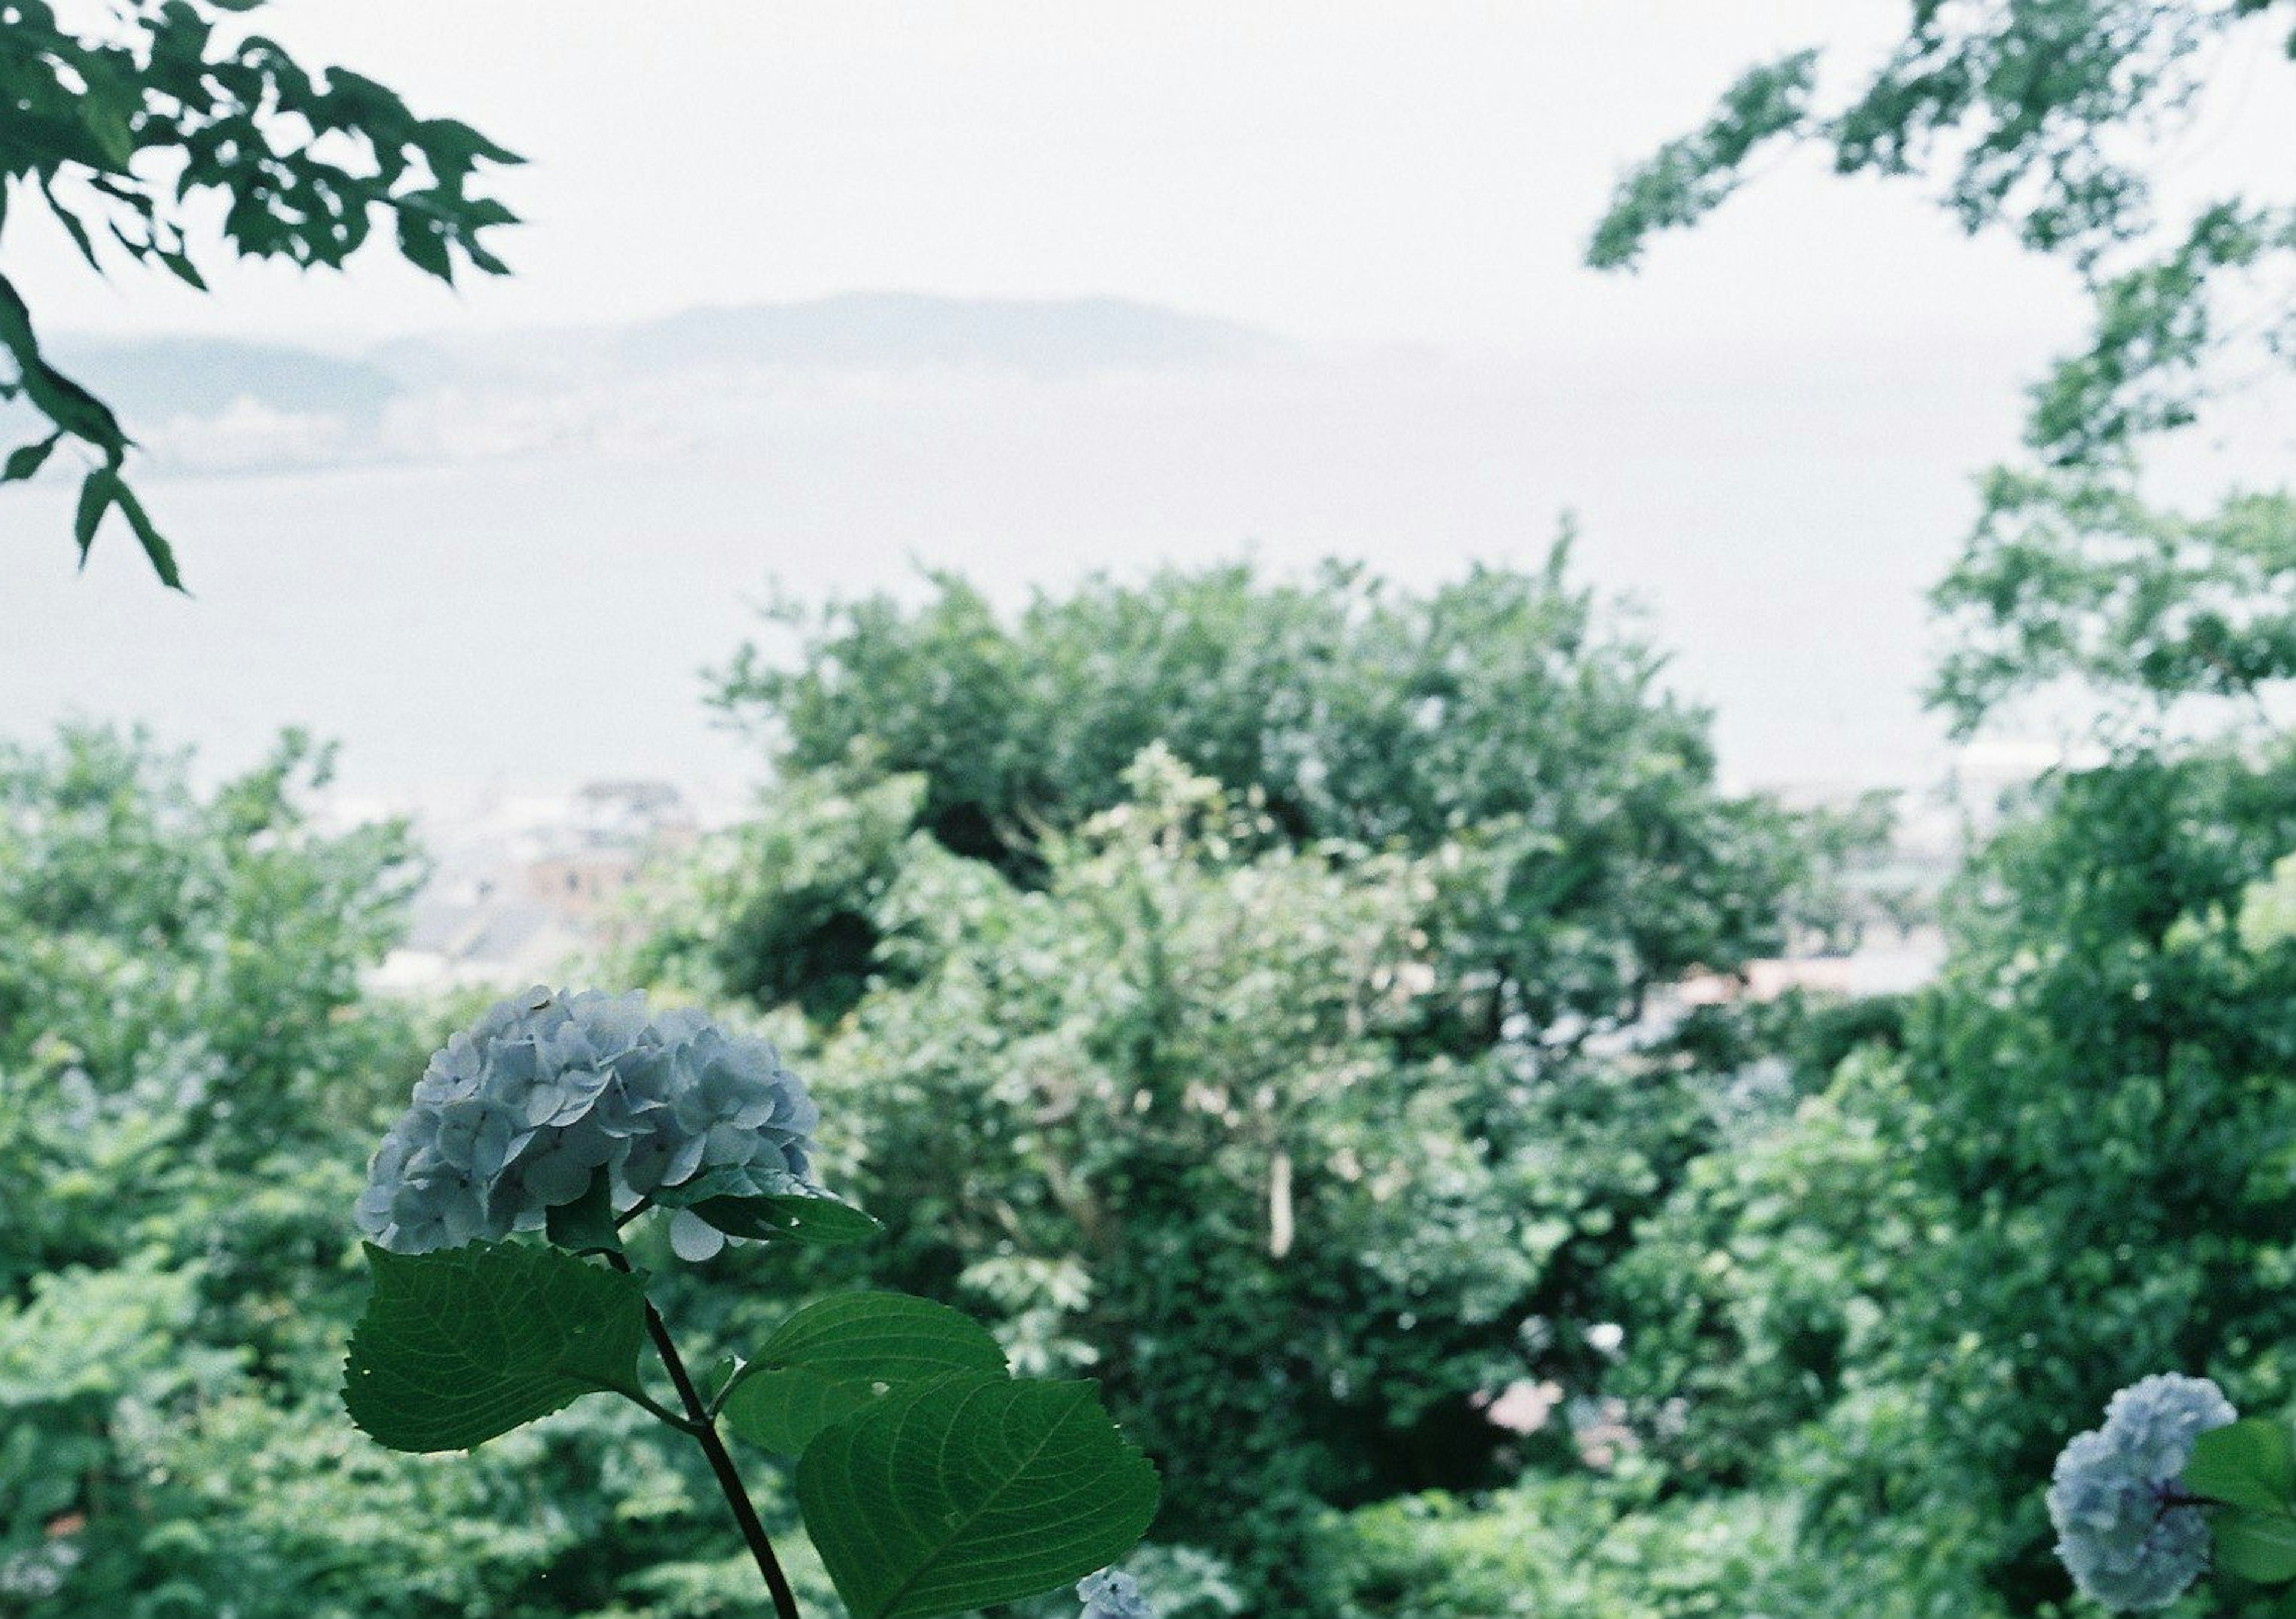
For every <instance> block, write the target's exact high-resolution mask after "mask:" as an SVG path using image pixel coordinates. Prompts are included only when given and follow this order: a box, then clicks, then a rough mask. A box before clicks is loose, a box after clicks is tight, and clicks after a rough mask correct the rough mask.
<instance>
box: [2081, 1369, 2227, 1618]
mask: <svg viewBox="0 0 2296 1619" xmlns="http://www.w3.org/2000/svg"><path fill="white" fill-rule="evenodd" d="M2237 1415H2238V1413H2237V1412H2235V1410H2233V1408H2232V1403H2231V1402H2229V1401H2227V1400H2226V1398H2225V1397H2224V1394H2223V1391H2222V1390H2220V1389H2218V1387H2217V1386H2216V1385H2215V1384H2213V1383H2211V1382H2210V1381H2209V1380H2208V1379H2207V1378H2186V1377H2180V1376H2177V1375H2176V1374H2175V1373H2169V1374H2167V1375H2165V1376H2161V1377H2154V1378H2145V1379H2144V1381H2143V1382H2141V1383H2133V1384H2131V1385H2129V1386H2128V1387H2127V1388H2124V1389H2122V1390H2121V1391H2120V1393H2119V1394H2115V1395H2113V1396H2112V1403H2111V1404H2109V1405H2107V1406H2106V1407H2105V1408H2104V1426H2103V1427H2101V1428H2097V1429H2095V1430H2094V1431H2092V1432H2090V1433H2087V1434H2083V1435H2079V1437H2078V1438H2076V1439H2075V1440H2073V1442H2072V1443H2070V1444H2068V1445H2067V1446H2065V1448H2064V1451H2063V1453H2062V1454H2061V1455H2060V1456H2059V1457H2058V1458H2057V1466H2056V1470H2055V1472H2054V1475H2052V1482H2051V1484H2050V1485H2049V1521H2050V1522H2051V1523H2053V1524H2054V1525H2056V1530H2057V1556H2058V1558H2060V1559H2062V1561H2063V1563H2064V1566H2065V1567H2066V1568H2067V1569H2068V1570H2069V1571H2071V1574H2072V1576H2073V1582H2074V1583H2076V1584H2078V1585H2079V1587H2080V1588H2081V1590H2083V1591H2084V1592H2086V1593H2087V1595H2089V1596H2090V1597H2093V1598H2095V1599H2096V1600H2097V1601H2099V1602H2102V1603H2103V1604H2104V1605H2105V1606H2106V1607H2112V1608H2117V1609H2120V1610H2121V1611H2122V1612H2130V1611H2135V1610H2141V1609H2147V1608H2156V1607H2168V1606H2169V1604H2170V1603H2171V1602H2174V1601H2175V1600H2176V1599H2177V1598H2178V1597H2180V1596H2182V1595H2183V1594H2184V1592H2185V1587H2187V1586H2189V1585H2190V1584H2192V1582H2194V1580H2196V1579H2198V1578H2199V1577H2200V1575H2201V1574H2202V1571H2203V1570H2204V1569H2206V1568H2207V1566H2208V1561H2209V1525H2208V1519H2207V1517H2206V1516H2205V1515H2204V1509H2202V1508H2201V1507H2199V1506H2197V1505H2195V1504H2194V1503H2193V1501H2192V1500H2190V1499H2189V1498H2187V1497H2186V1496H2185V1492H2184V1491H2183V1490H2182V1489H2181V1488H2180V1487H2179V1485H2178V1482H2177V1481H2178V1480H2179V1479H2180V1478H2181V1477H2182V1476H2183V1474H2184V1471H2185V1467H2186V1466H2187V1465H2189V1464H2190V1463H2191V1461H2192V1460H2193V1442H2194V1440H2196V1439H2198V1438H2199V1437H2200V1436H2201V1435H2202V1434H2204V1433H2206V1432H2208V1430H2209V1429H2210V1428H2216V1427H2224V1426H2225V1425H2226V1423H2228V1422H2231V1421H2232V1420H2234V1419H2235V1417H2236V1416H2237Z"/></svg>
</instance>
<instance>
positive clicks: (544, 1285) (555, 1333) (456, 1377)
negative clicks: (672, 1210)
mask: <svg viewBox="0 0 2296 1619" xmlns="http://www.w3.org/2000/svg"><path fill="white" fill-rule="evenodd" d="M366 1255H367V1263H368V1264H369V1265H370V1266H371V1267H373V1272H374V1296H373V1298H372V1299H371V1300H369V1301H368V1304H367V1307H366V1312H365V1314H364V1315H363V1316H361V1317H360V1318H359V1324H358V1327H357V1330H356V1331H355V1332H354V1333H353V1334H352V1336H351V1345H350V1356H349V1359H348V1363H347V1364H346V1366H345V1368H344V1376H343V1403H344V1404H345V1405H346V1406H347V1407H348V1408H349V1410H350V1414H351V1419H352V1420H353V1421H355V1422H357V1424H358V1425H359V1427H362V1428H364V1429H365V1430H366V1432H367V1433H368V1434H370V1435H373V1437H374V1438H375V1439H376V1440H377V1441H378V1442H380V1443H383V1444H386V1445H388V1446H389V1447H390V1448H391V1449H392V1450H395V1451H462V1450H468V1449H469V1448H470V1447H471V1446H472V1445H476V1444H481V1443H485V1442H486V1441H487V1440H489V1439H492V1438H494V1437H496V1435H501V1434H506V1433H508V1432H510V1431H511V1429H512V1428H514V1427H520V1426H521V1424H524V1423H528V1422H531V1421H533V1420H534V1419H536V1418H537V1417H545V1416H548V1415H549V1414H550V1413H551V1412H552V1411H554V1410H559V1409H560V1408H561V1407H562V1406H565V1405H569V1404H571V1403H572V1402H574V1401H576V1400H578V1399H579V1398H581V1397H582V1396H583V1395H584V1394H594V1393H596V1392H598V1391H600V1390H606V1389H611V1390H617V1391H619V1392H622V1393H626V1394H636V1393H639V1392H642V1391H641V1386H640V1385H639V1382H638V1375H637V1357H638V1350H639V1346H640V1345H641V1343H642V1342H643V1340H644V1335H645V1288H644V1281H643V1280H641V1279H640V1278H639V1277H637V1276H635V1275H632V1274H630V1273H628V1272H626V1271H609V1270H605V1269H603V1268H602V1267H600V1266H597V1265H592V1264H586V1263H583V1262H582V1261H581V1260H578V1259H577V1258H575V1257H574V1256H573V1255H570V1254H564V1253H562V1252H560V1251H559V1250H558V1249H556V1248H552V1247H543V1246H541V1245H539V1244H531V1243H502V1244H493V1243H472V1244H471V1245H470V1246H468V1247H460V1248H446V1249H442V1250H440V1251H439V1252H437V1253H432V1254H393V1253H389V1252H387V1251H386V1250H384V1249H381V1248H378V1247H374V1246H373V1244H371V1243H370V1244H368V1245H367V1249H366Z"/></svg>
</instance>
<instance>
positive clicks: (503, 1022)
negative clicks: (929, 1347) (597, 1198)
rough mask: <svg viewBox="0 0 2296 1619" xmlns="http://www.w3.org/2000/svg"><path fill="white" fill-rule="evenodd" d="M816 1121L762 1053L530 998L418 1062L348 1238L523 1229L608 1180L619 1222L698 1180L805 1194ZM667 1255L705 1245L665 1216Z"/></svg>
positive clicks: (611, 1006)
mask: <svg viewBox="0 0 2296 1619" xmlns="http://www.w3.org/2000/svg"><path fill="white" fill-rule="evenodd" d="M819 1121H820V1109H819V1108H816V1107H815V1106H814V1103H813V1100H812V1099H811V1098H810V1097H808V1095H807V1094H806V1090H805V1085H804V1083H802V1082H801V1081H799V1079H798V1077H797V1076H796V1075H793V1074H791V1073H790V1071H789V1070H788V1069H786V1068H784V1067H782V1065H781V1059H780V1056H779V1054H778V1053H777V1052H775V1050H774V1048H773V1047H772V1045H770V1044H769V1043H767V1042H765V1041H763V1040H756V1039H749V1038H742V1037H738V1036H731V1035H728V1034H726V1033H725V1032H724V1031H723V1030H721V1029H719V1028H718V1027H717V1026H716V1025H715V1024H713V1023H711V1022H710V1021H709V1018H706V1017H704V1016H703V1015H702V1014H701V1013H700V1012H697V1011H693V1010H677V1011H669V1012H664V1013H661V1014H660V1015H659V1016H649V1015H648V1013H647V1010H646V1004H645V997H644V995H642V994H638V993H631V994H627V995H607V994H603V993H598V992H596V991H587V992H585V993H580V994H566V993H556V992H553V991H551V990H548V989H544V988H540V987H537V988H535V989H532V990H529V991H528V992H527V993H525V994H523V995H518V996H514V997H512V999H510V1000H508V1001H504V1002H500V1003H498V1004H497V1005H496V1006H495V1007H493V1008H492V1009H491V1010H488V1012H487V1014H486V1015H485V1016H484V1017H482V1018H480V1019H479V1020H478V1022H477V1023H475V1024H473V1025H472V1026H471V1027H470V1028H469V1029H468V1030H466V1031H464V1032H463V1033H460V1034H456V1035H455V1037H454V1038H453V1039H452V1040H450V1041H448V1042H447V1047H446V1049H445V1050H444V1051H439V1052H438V1053H437V1054H436V1055H434V1056H433V1057H432V1058H431V1059H430V1067H428V1068H427V1069H425V1070H424V1072H423V1075H422V1079H421V1080H420V1081H419V1082H418V1083H416V1085H415V1087H414V1105H413V1106H412V1107H410V1108H408V1109H407V1111H406V1114H405V1115H404V1116H402V1117H401V1118H400V1119H399V1121H398V1123H397V1124H394V1125H392V1126H391V1129H390V1132H389V1134H388V1135H386V1136H385V1137H384V1138H383V1142H382V1145H381V1148H380V1149H377V1151H376V1153H375V1155H374V1159H373V1163H372V1165H370V1166H369V1171H368V1183H367V1190H366V1192H365V1195H364V1196H363V1197H361V1198H360V1199H359V1204H358V1223H359V1229H360V1230H361V1231H365V1233H366V1234H367V1235H368V1236H370V1237H372V1238H373V1239H374V1240H375V1241H376V1242H377V1243H379V1244H380V1245H381V1246H382V1247H386V1248H390V1249H394V1250H396V1251H398V1252H399V1253H404V1254H420V1253H424V1252H427V1251H429V1250H430V1249H432V1248H442V1247H460V1246H461V1245H462V1244H463V1243H466V1242H470V1241H472V1240H474V1239H480V1238H486V1239H499V1238H502V1237H505V1236H508V1235H509V1234H510V1233H511V1232H512V1231H533V1230H535V1229H537V1228H538V1227H540V1226H541V1225H542V1224H543V1223H544V1221H545V1217H546V1216H547V1214H548V1213H549V1211H550V1210H551V1209H553V1208H554V1207H557V1206H561V1205H563V1204H568V1203H571V1202H573V1201H574V1200H575V1199H576V1198H579V1197H580V1196H581V1195H582V1194H583V1193H584V1192H585V1191H586V1190H588V1188H589V1186H590V1183H591V1180H592V1177H593V1176H594V1175H595V1174H596V1173H597V1172H598V1171H600V1170H601V1169H603V1170H605V1171H607V1172H608V1173H609V1175H610V1177H611V1180H610V1185H611V1190H612V1200H613V1206H614V1208H615V1210H616V1211H617V1212H618V1213H619V1212H621V1211H624V1210H627V1209H628V1208H631V1207H633V1206H635V1205H636V1204H637V1202H638V1201H639V1200H640V1199H641V1198H644V1197H646V1196H648V1195H650V1194H655V1193H659V1192H660V1191H662V1190H667V1189H669V1188H674V1187H680V1186H685V1185H686V1184H687V1183H689V1182H693V1181H694V1180H696V1179H697V1178H698V1177H700V1176H702V1175H705V1174H707V1175H709V1177H710V1186H711V1188H712V1190H713V1191H714V1192H716V1193H717V1194H718V1195H724V1196H734V1197H739V1196H758V1195H763V1194H768V1193H786V1192H793V1191H812V1190H816V1189H815V1188H813V1187H812V1186H811V1184H810V1181H809V1177H810V1172H811V1159H810V1153H811V1149H812V1140H811V1137H812V1132H813V1128H814V1126H815V1125H816V1124H817V1123H819ZM672 1234H673V1237H674V1239H676V1245H677V1248H678V1252H679V1253H680V1254H681V1255H683V1256H685V1257H686V1258H688V1259H698V1258H706V1257H707V1256H708V1255H709V1254H710V1253H714V1252H715V1251H716V1250H717V1246H718V1245H719V1243H720V1242H721V1241H722V1239H721V1238H719V1237H718V1235H717V1233H716V1232H715V1231H711V1230H709V1228H708V1227H706V1226H704V1225H702V1224H701V1222H700V1221H699V1220H696V1219H694V1218H693V1216H691V1215H690V1214H684V1213H681V1214H680V1215H679V1218H678V1222H677V1224H676V1226H675V1227H674V1228H673V1233H672Z"/></svg>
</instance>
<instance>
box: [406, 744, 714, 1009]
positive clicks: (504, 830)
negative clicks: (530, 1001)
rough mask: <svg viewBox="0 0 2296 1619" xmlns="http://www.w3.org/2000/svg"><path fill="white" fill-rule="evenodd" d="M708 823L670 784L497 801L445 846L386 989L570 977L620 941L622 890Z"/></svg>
mask: <svg viewBox="0 0 2296 1619" xmlns="http://www.w3.org/2000/svg"><path fill="white" fill-rule="evenodd" d="M699 831H700V826H699V822H698V821H697V819H696V817H695V816H694V814H693V811H692V809H691V808H690V807H689V806H688V805H687V803H686V801H685V796H684V795H683V794H681V793H680V792H679V791H678V790H677V789H676V788H675V787H672V786H671V785H669V784H668V782H666V781H597V782H591V783H588V784H586V785H585V786H583V787H582V788H580V789H578V790H576V792H575V793H574V794H573V795H572V796H571V797H568V798H563V799H553V800H536V801H528V802H525V803H521V804H517V805H497V806H496V810H495V813H494V814H492V815H491V816H490V817H488V820H487V821H486V822H482V823H481V825H480V827H479V828H478V829H477V830H475V831H474V832H472V833H471V834H470V835H468V836H466V837H465V838H463V839H462V840H461V841H459V842H458V843H457V844H455V846H452V847H450V848H448V849H447V850H445V851H442V853H441V855H440V859H439V870H438V873H437V875H436V876H435V877H434V878H433V879H432V881H431V883H430V886H429V887H426V888H425V889H424V890H423V892H422V894H421V895H418V896H417V897H416V899H415V902H414V909H413V915H412V917H411V919H410V921H409V926H408V930H407V937H406V944H404V945H402V946H401V947H400V948H399V949H398V950H396V951H393V952H392V953H391V954H390V957H389V960H388V961H385V962H384V963H383V965H382V968H381V970H380V971H379V972H378V973H377V974H376V976H375V982H376V985H377V986H378V987H380V988H385V989H400V990H420V989H429V988H437V987H442V986H446V985H480V986H490V985H498V986H501V987H504V988H515V987H518V986H519V985H526V984H532V983H537V982H542V981H545V980H548V979H551V978H553V977H559V976H561V975H562V973H563V972H564V971H565V970H566V969H568V968H569V967H570V965H573V964H575V963H578V961H581V960H582V959H583V958H585V957H588V956H592V955H594V954H595V953H597V952H598V950H599V949H600V948H602V947H603V946H605V945H608V944H612V943H613V942H614V925H615V919H616V917H617V915H618V914H619V903H620V901H621V898H622V896H623V895H626V894H627V893H628V892H629V891H630V890H631V889H632V888H633V887H635V886H636V884H637V882H638V879H639V877H640V874H641V873H642V872H643V871H644V868H645V866H646V863H648V862H649V861H652V860H654V859H656V858H658V857H660V855H662V854H666V853H675V852H676V851H677V850H680V849H683V848H685V847H688V846H691V845H692V844H693V840H694V838H696V837H697V836H698V835H699Z"/></svg>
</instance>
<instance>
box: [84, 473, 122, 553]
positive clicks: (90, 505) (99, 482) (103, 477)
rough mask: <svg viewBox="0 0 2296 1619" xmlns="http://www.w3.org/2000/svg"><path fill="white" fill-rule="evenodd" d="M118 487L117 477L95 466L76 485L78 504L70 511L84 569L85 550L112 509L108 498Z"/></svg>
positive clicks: (93, 542)
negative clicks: (104, 515)
mask: <svg viewBox="0 0 2296 1619" xmlns="http://www.w3.org/2000/svg"><path fill="white" fill-rule="evenodd" d="M118 489H119V474H118V473H116V472H114V471H113V470H111V468H109V467H98V468H97V469H96V470H94V471H93V472H91V473H89V474H88V475H87V476H86V478H82V479H80V483H79V503H78V505H77V506H76V507H74V508H73V511H72V540H73V542H74V543H75V544H78V546H79V563H80V566H81V567H82V568H85V567H86V566H87V551H88V547H89V546H91V545H93V544H95V531H96V529H97V528H99V527H102V523H103V514H104V513H105V512H106V511H109V510H111V497H112V495H113V494H114V492H115V491H117V490H118Z"/></svg>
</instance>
